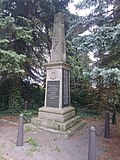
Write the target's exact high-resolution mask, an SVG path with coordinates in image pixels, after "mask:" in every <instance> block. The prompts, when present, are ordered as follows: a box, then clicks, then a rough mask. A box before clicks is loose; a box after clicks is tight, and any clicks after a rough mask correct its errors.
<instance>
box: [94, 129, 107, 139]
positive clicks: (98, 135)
mask: <svg viewBox="0 0 120 160" xmlns="http://www.w3.org/2000/svg"><path fill="white" fill-rule="evenodd" d="M104 128H105V127H103V129H102V131H101V133H100V134H98V133H97V132H95V135H96V136H97V137H101V136H102V135H103V133H104Z"/></svg>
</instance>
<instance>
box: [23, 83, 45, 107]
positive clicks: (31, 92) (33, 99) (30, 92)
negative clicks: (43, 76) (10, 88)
mask: <svg viewBox="0 0 120 160" xmlns="http://www.w3.org/2000/svg"><path fill="white" fill-rule="evenodd" d="M21 95H22V97H23V98H24V100H25V101H27V102H28V108H27V109H30V108H31V109H38V108H39V107H42V106H43V102H44V88H43V87H40V86H39V85H38V84H37V83H31V84H30V82H29V81H22V82H21ZM23 107H24V106H23Z"/></svg>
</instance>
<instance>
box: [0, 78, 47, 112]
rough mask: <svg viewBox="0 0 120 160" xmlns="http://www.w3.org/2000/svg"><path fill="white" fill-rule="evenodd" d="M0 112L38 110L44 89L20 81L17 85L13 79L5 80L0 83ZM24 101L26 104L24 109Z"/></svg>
mask: <svg viewBox="0 0 120 160" xmlns="http://www.w3.org/2000/svg"><path fill="white" fill-rule="evenodd" d="M0 95H1V96H0V104H1V105H0V111H7V110H8V111H10V112H13V113H14V112H19V111H20V110H25V109H35V110H38V108H39V107H41V106H43V101H44V89H43V88H42V87H40V86H39V85H38V84H30V82H27V81H22V80H21V83H20V84H17V82H16V80H15V79H7V80H6V81H4V82H2V83H0ZM25 101H27V102H28V104H27V108H25Z"/></svg>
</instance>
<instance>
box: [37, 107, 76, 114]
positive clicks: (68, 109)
mask: <svg viewBox="0 0 120 160" xmlns="http://www.w3.org/2000/svg"><path fill="white" fill-rule="evenodd" d="M74 110H75V108H74V107H71V106H68V107H65V108H59V109H58V108H52V107H41V108H39V112H48V113H55V114H66V113H68V112H71V111H74Z"/></svg>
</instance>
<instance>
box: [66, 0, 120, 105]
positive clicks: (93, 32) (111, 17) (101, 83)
mask: <svg viewBox="0 0 120 160" xmlns="http://www.w3.org/2000/svg"><path fill="white" fill-rule="evenodd" d="M119 6H120V2H119V0H113V1H109V0H98V1H96V0H82V1H80V2H79V3H78V5H76V8H77V9H88V8H89V9H91V12H90V14H88V15H87V16H84V17H79V22H77V23H76V24H75V25H74V26H72V27H71V34H73V33H74V32H77V34H74V38H73V39H72V43H73V44H74V45H76V46H77V48H78V50H79V51H80V52H84V53H89V52H93V53H94V57H95V58H96V59H97V61H96V62H95V63H94V64H93V68H94V67H99V72H98V73H99V74H95V72H94V70H93V73H94V76H95V79H94V82H93V84H94V83H95V80H97V86H96V87H97V89H98V99H97V101H98V102H99V104H100V103H101V102H103V99H102V96H101V95H104V97H105V96H106V95H107V93H106V90H109V92H110V91H112V93H113V92H114V95H113V96H114V97H116V95H118V98H119V92H120V91H119V82H120V78H119V76H118V77H117V80H116V76H115V75H116V70H118V73H119V72H120V65H119V64H120V52H119V50H120V48H119V43H120V38H119V37H120V21H119V19H120V14H119V13H120V7H119ZM87 30H88V31H89V34H87V35H86V34H84V35H83V34H82V35H81V33H84V32H85V31H87ZM69 35H70V33H69ZM78 35H79V36H78ZM112 68H113V70H112V72H111V69H112ZM103 74H104V75H103ZM106 74H107V77H106V79H107V82H108V84H107V86H106V83H105V75H106ZM92 76H93V75H92ZM108 79H109V81H108ZM111 79H112V80H113V81H112V83H111V81H110V80H111ZM114 82H115V84H116V87H113V86H114ZM111 84H112V85H113V86H112V87H111ZM113 88H114V90H113ZM116 91H117V92H116ZM107 98H108V97H107ZM107 100H108V99H107ZM100 107H103V103H102V104H100Z"/></svg>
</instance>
